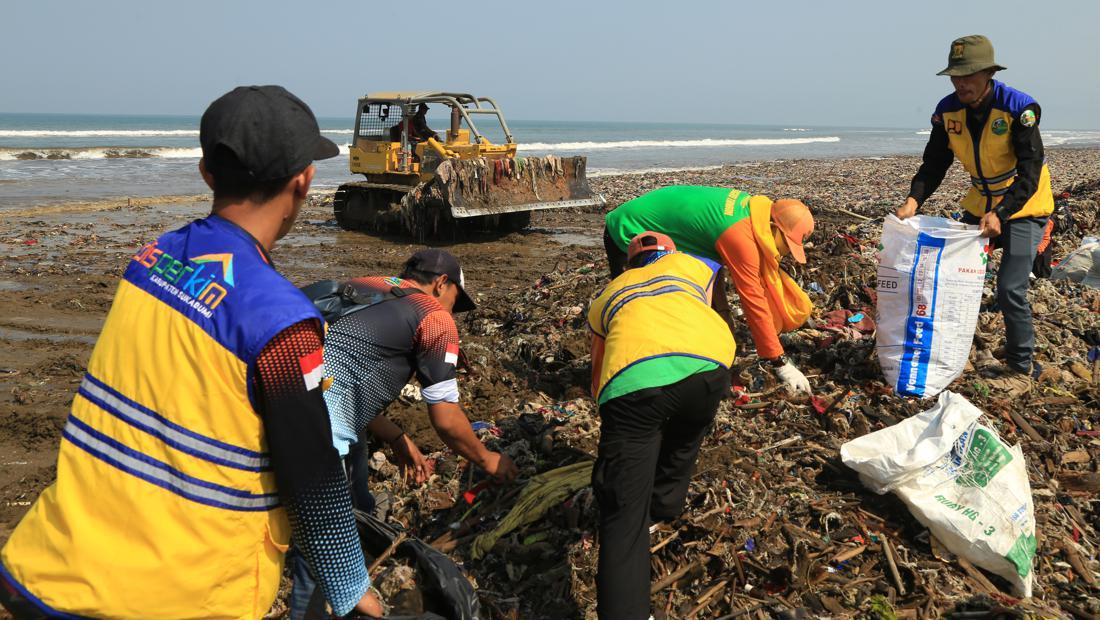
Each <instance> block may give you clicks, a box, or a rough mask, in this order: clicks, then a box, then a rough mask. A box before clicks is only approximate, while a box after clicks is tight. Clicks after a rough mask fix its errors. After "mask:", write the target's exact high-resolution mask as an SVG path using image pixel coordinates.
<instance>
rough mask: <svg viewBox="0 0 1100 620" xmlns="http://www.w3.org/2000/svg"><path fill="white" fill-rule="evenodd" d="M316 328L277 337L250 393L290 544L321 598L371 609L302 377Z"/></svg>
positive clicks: (354, 538) (323, 420)
mask: <svg viewBox="0 0 1100 620" xmlns="http://www.w3.org/2000/svg"><path fill="white" fill-rule="evenodd" d="M320 330H321V327H320V325H319V324H318V323H317V322H316V321H313V320H307V321H303V322H301V323H296V324H294V325H292V326H290V327H288V328H287V329H285V330H283V331H282V332H280V333H279V334H278V335H276V336H275V337H274V338H273V339H272V340H271V341H270V342H269V343H268V344H267V346H265V347H264V349H263V351H261V352H260V354H259V356H258V357H257V359H256V365H255V373H254V376H255V395H256V399H255V400H256V405H257V409H258V413H259V414H260V416H261V417H262V418H263V422H264V432H265V435H266V438H267V444H268V450H269V452H270V454H271V464H272V468H273V470H274V474H275V482H276V485H277V488H278V489H279V497H280V500H281V502H282V504H283V506H284V507H285V509H286V513H287V517H288V519H289V521H290V527H291V539H292V541H293V543H294V545H295V546H296V547H298V549H299V550H300V551H301V553H302V555H303V556H304V557H305V558H306V560H307V561H308V562H309V564H310V566H311V567H312V568H313V570H314V572H315V574H316V575H317V580H318V582H319V584H320V586H321V591H322V592H324V595H325V598H326V599H327V600H328V601H329V603H330V604H331V605H332V608H333V610H334V611H335V612H336V613H337V614H339V615H344V614H347V613H349V612H350V611H351V610H352V609H353V608H358V609H359V610H360V611H370V610H377V611H380V609H381V608H380V607H376V606H375V605H376V604H377V600H376V599H375V598H374V597H373V595H371V594H369V593H367V587H368V586H369V585H370V578H369V577H368V575H367V568H366V564H365V562H364V559H363V551H362V547H361V546H360V544H359V534H358V531H357V529H356V526H355V519H354V517H353V516H352V507H351V494H350V492H349V489H348V484H347V478H346V476H345V475H344V469H343V467H342V466H341V464H340V458H339V455H338V454H337V452H336V449H335V448H334V447H333V446H332V428H331V426H330V424H329V417H328V410H327V409H326V408H325V402H324V399H323V398H322V396H321V392H322V389H321V386H320V383H319V382H313V381H312V380H310V382H309V383H307V380H306V376H307V375H310V374H311V371H313V370H314V369H315V368H316V367H317V366H318V365H320V364H321V360H322V349H321V331H320Z"/></svg>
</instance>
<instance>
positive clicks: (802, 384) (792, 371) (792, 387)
mask: <svg viewBox="0 0 1100 620" xmlns="http://www.w3.org/2000/svg"><path fill="white" fill-rule="evenodd" d="M775 376H776V377H777V378H778V379H779V380H780V381H782V382H783V387H785V388H787V390H788V391H790V392H791V393H797V392H805V393H807V394H809V393H810V380H809V379H807V378H806V375H804V374H802V371H801V370H799V369H798V368H796V367H795V365H794V364H792V363H791V362H790V360H788V361H787V363H786V364H783V365H782V366H779V367H778V368H775Z"/></svg>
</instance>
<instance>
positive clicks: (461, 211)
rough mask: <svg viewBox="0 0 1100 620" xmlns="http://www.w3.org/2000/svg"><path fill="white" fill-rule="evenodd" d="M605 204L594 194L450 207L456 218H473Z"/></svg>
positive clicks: (598, 195)
mask: <svg viewBox="0 0 1100 620" xmlns="http://www.w3.org/2000/svg"><path fill="white" fill-rule="evenodd" d="M605 204H607V199H606V198H604V197H603V194H596V195H595V196H593V197H592V198H580V199H577V200H558V201H555V202H532V203H528V204H522V205H508V206H500V207H484V208H476V207H458V208H456V207H451V213H452V214H453V215H454V216H455V217H456V218H463V217H475V216H478V215H497V214H501V213H517V212H519V211H539V210H542V209H566V208H569V207H596V206H601V207H602V206H603V205H605Z"/></svg>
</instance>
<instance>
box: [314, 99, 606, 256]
mask: <svg viewBox="0 0 1100 620" xmlns="http://www.w3.org/2000/svg"><path fill="white" fill-rule="evenodd" d="M429 105H443V106H446V108H447V109H448V111H449V120H450V123H449V126H448V127H447V129H446V131H445V132H444V135H443V136H440V135H439V133H438V132H436V131H434V130H432V129H431V128H430V127H428V124H427V120H426V113H427V110H428V107H429ZM437 109H438V108H437ZM475 117H478V118H479V119H486V118H487V119H488V122H493V121H495V123H496V124H499V128H497V127H496V125H495V124H494V126H493V128H494V129H499V131H498V132H497V133H495V134H494V138H496V141H497V142H496V143H494V142H493V141H490V139H489V137H488V136H487V135H486V133H485V132H483V131H481V130H480V129H479V128H478V126H477V124H476V123H475V122H474V118H475ZM485 126H486V127H488V125H485ZM499 136H503V139H501V138H500V137H499ZM516 151H517V144H516V142H515V140H514V139H513V137H512V132H511V130H509V128H508V123H507V122H506V121H505V120H504V115H503V114H502V113H501V110H500V106H498V105H497V104H496V102H495V101H493V99H491V98H489V97H475V96H473V95H469V94H465V93H446V92H438V93H437V92H380V93H371V94H368V95H367V96H365V97H362V98H360V99H359V105H358V107H357V108H356V117H355V129H354V134H353V138H352V142H351V145H350V147H349V166H350V169H351V172H352V174H361V175H363V176H364V177H366V180H364V181H356V182H352V183H346V184H344V185H341V186H340V187H339V188H338V189H337V190H336V194H335V195H334V197H333V212H334V214H335V216H336V221H337V223H338V224H339V225H340V227H341V228H344V229H345V230H370V231H379V232H404V233H407V234H410V235H412V236H413V237H415V238H416V239H417V240H420V241H423V240H426V239H429V238H442V237H448V236H452V237H453V236H457V235H459V234H461V233H463V232H466V231H472V230H487V231H500V232H511V231H516V230H521V229H523V228H525V227H526V226H527V225H528V224H529V223H530V221H531V213H532V212H533V211H537V210H541V209H557V208H565V207H583V206H595V205H603V204H605V202H606V201H605V200H604V198H603V196H601V195H598V194H593V192H592V189H591V188H590V187H589V184H588V179H587V178H586V176H585V165H586V159H585V158H584V157H582V156H574V157H558V156H555V155H547V156H543V157H521V156H518V155H517V154H516Z"/></svg>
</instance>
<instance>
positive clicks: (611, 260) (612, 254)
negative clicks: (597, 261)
mask: <svg viewBox="0 0 1100 620" xmlns="http://www.w3.org/2000/svg"><path fill="white" fill-rule="evenodd" d="M603 249H604V251H605V252H607V269H608V271H610V272H611V279H612V280H614V279H615V278H617V277H619V275H620V274H622V272H624V271H626V252H623V251H622V250H620V249H619V246H617V245H615V242H614V241H612V240H611V233H609V232H607V227H606V226H604V228H603Z"/></svg>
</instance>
